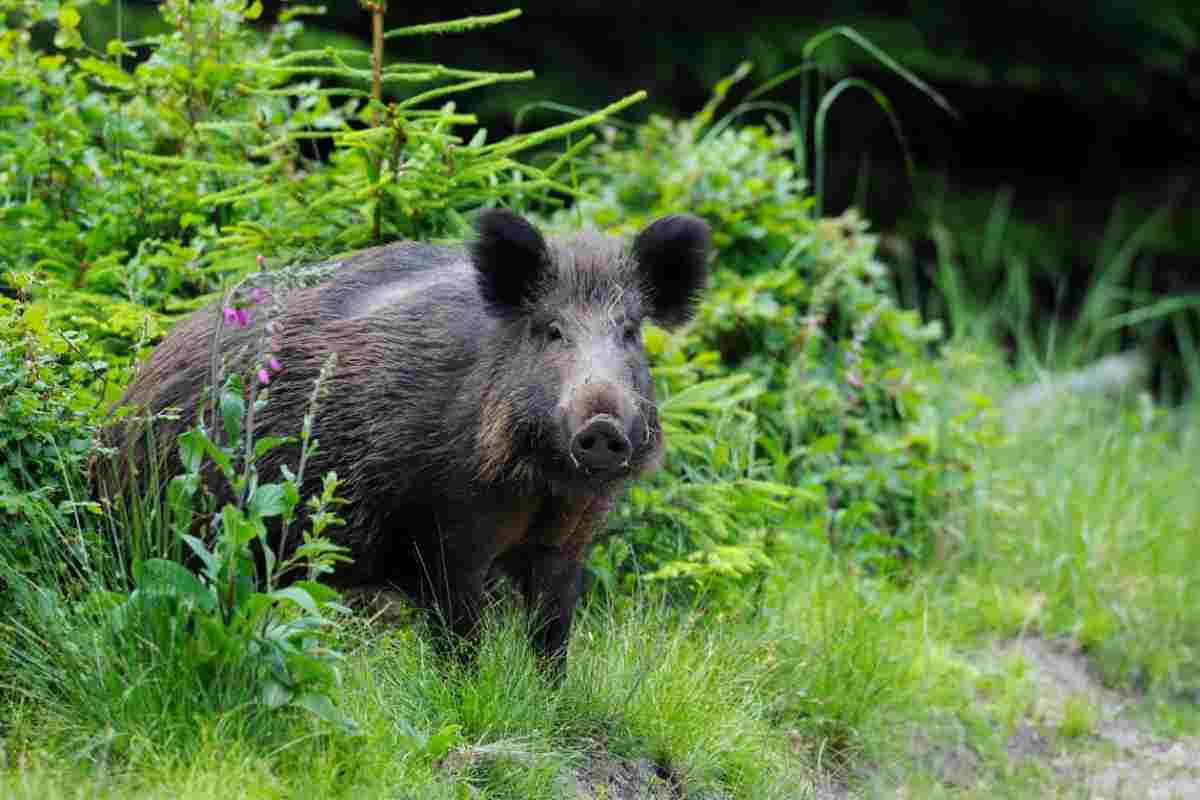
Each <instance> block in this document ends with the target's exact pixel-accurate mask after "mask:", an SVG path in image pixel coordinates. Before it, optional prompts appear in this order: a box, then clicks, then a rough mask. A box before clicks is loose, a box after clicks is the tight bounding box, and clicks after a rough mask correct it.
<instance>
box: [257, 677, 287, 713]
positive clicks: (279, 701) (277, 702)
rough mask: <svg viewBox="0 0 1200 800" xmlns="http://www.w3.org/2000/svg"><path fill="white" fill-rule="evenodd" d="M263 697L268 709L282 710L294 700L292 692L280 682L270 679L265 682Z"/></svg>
mask: <svg viewBox="0 0 1200 800" xmlns="http://www.w3.org/2000/svg"><path fill="white" fill-rule="evenodd" d="M261 697H262V702H263V705H265V706H266V707H267V708H282V707H283V706H285V705H287V703H288V701H289V700H291V699H292V692H291V690H289V689H287V688H286V687H284V685H283V684H281V683H279V682H278V681H273V680H269V679H268V680H265V681H263V684H262V694H261Z"/></svg>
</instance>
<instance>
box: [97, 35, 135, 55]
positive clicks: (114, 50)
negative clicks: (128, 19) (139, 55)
mask: <svg viewBox="0 0 1200 800" xmlns="http://www.w3.org/2000/svg"><path fill="white" fill-rule="evenodd" d="M104 52H106V53H108V54H109V55H110V56H131V55H133V54H134V53H133V48H131V47H130V46H129V45H127V44H125V43H124V42H123V41H121V40H120V39H109V40H108V44H106V45H104Z"/></svg>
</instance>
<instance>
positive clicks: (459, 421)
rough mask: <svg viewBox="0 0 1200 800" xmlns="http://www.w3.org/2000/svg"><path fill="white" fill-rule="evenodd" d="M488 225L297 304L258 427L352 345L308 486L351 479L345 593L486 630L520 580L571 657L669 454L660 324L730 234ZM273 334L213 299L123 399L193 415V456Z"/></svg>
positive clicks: (271, 461) (550, 645)
mask: <svg viewBox="0 0 1200 800" xmlns="http://www.w3.org/2000/svg"><path fill="white" fill-rule="evenodd" d="M478 230H479V233H478V237H477V240H476V241H475V243H474V244H473V246H472V247H471V248H470V249H466V250H464V249H462V248H457V247H439V246H433V245H426V244H416V243H398V244H394V245H389V246H385V247H380V248H374V249H372V250H369V251H364V252H362V253H359V254H356V255H354V256H352V257H350V258H349V259H347V260H346V261H345V262H344V263H342V264H341V265H340V267H339V268H338V269H337V270H336V271H335V272H334V273H333V277H332V278H331V279H330V280H328V281H327V282H325V283H323V284H321V285H320V286H317V287H313V288H308V289H300V290H295V291H292V292H291V293H289V294H287V295H286V296H285V297H280V298H277V300H278V301H279V305H280V306H281V308H282V311H281V313H280V314H279V315H278V316H277V317H276V318H275V320H274V323H275V325H276V326H278V334H277V336H276V338H277V339H278V347H277V348H275V350H274V354H275V356H276V357H277V358H278V360H279V362H280V363H281V364H282V371H281V372H279V373H278V374H277V375H274V376H273V377H272V378H271V383H270V399H269V402H268V403H267V405H266V406H265V407H264V408H263V410H262V411H261V412H260V413H259V415H258V417H257V419H256V424H255V428H256V435H258V436H265V435H272V436H276V435H294V434H296V433H297V432H298V431H299V430H300V426H301V422H302V419H303V416H304V414H305V411H306V406H307V403H308V398H309V395H310V394H311V390H312V386H313V383H314V381H315V380H316V378H317V376H318V374H319V372H320V370H321V366H322V364H323V363H324V362H325V359H326V357H327V355H328V354H329V353H330V352H334V351H336V352H337V354H338V364H337V369H336V371H335V372H334V374H333V375H332V377H331V378H330V380H329V383H328V387H329V392H328V395H327V399H326V400H325V401H324V403H323V404H322V406H321V408H320V411H319V413H318V415H317V417H316V420H315V424H314V430H313V433H314V435H315V436H316V437H317V439H318V440H319V442H320V447H319V449H318V450H317V452H316V454H315V455H314V456H313V458H312V460H311V461H310V462H309V464H308V467H307V470H306V473H305V482H304V486H303V487H302V491H303V492H304V493H305V494H309V493H314V492H316V491H317V490H318V487H319V483H320V479H321V476H322V475H323V474H324V473H326V472H327V471H330V470H333V471H336V472H337V474H338V476H339V478H341V480H342V489H341V494H342V495H343V497H344V498H345V499H346V500H347V504H346V505H345V506H344V508H343V511H342V516H343V517H344V518H345V520H346V524H345V525H344V526H342V527H341V528H339V529H337V530H336V531H334V532H333V536H334V537H335V539H336V540H337V541H338V542H339V543H340V544H343V545H345V546H347V547H348V548H349V549H350V552H351V554H352V556H353V558H354V561H353V563H352V564H350V565H348V566H347V567H346V568H345V569H343V570H341V571H339V572H338V573H337V574H335V576H334V578H333V582H334V583H336V584H339V585H341V586H344V587H366V586H384V585H394V586H398V587H400V588H401V589H403V590H404V591H406V592H407V593H409V594H410V595H411V596H412V597H414V598H415V599H416V600H417V601H418V602H421V603H423V604H425V605H428V606H433V607H437V608H438V609H440V610H441V611H442V612H443V613H444V615H445V617H446V619H447V620H448V621H449V623H450V624H451V627H452V628H453V629H454V630H456V631H459V632H461V633H466V632H469V631H470V630H471V629H472V628H473V626H474V624H475V621H476V619H477V615H478V612H479V609H480V604H481V597H482V593H483V591H484V588H485V584H486V582H487V581H488V579H489V577H490V576H492V575H494V574H496V573H497V572H499V573H503V574H506V575H507V576H508V577H510V578H511V579H512V580H513V581H514V582H515V583H516V584H517V586H518V587H519V588H520V589H521V590H522V591H523V592H524V593H525V596H526V598H527V602H528V604H529V605H530V607H531V608H533V609H535V610H536V613H537V614H538V618H539V622H540V629H539V633H538V635H537V640H536V644H537V646H538V648H539V649H540V650H542V651H543V652H545V653H548V654H551V653H562V652H563V651H564V648H565V644H566V641H567V634H568V631H569V628H570V621H571V615H572V611H573V608H574V605H575V601H576V596H577V591H578V580H579V576H580V570H581V568H582V561H583V559H584V558H585V556H586V552H587V548H588V545H589V544H590V542H591V539H592V535H593V533H594V531H595V529H596V527H597V526H598V525H599V524H601V523H602V521H603V519H604V517H605V515H606V514H607V513H608V510H609V509H610V508H611V507H612V504H613V502H614V498H615V497H616V495H617V493H618V492H619V490H620V488H621V486H622V485H623V483H624V482H625V481H626V480H627V479H628V478H629V477H631V476H634V475H636V474H639V473H641V472H646V471H650V470H653V469H655V468H656V467H657V465H658V463H659V461H660V460H661V454H662V448H663V440H662V433H661V429H660V427H659V423H658V417H657V411H656V408H655V400H654V388H653V384H652V382H651V380H650V375H649V368H648V365H647V363H646V357H645V352H644V350H643V349H642V345H641V340H640V334H639V330H640V325H641V322H642V320H643V319H644V318H650V319H655V320H656V321H659V322H660V323H662V324H666V325H674V324H678V323H680V322H682V321H685V320H686V319H687V318H688V317H689V315H690V312H691V306H692V304H693V302H694V298H695V295H696V294H697V293H698V292H699V290H700V288H701V287H702V285H703V281H704V274H705V269H706V261H707V252H708V230H707V227H706V226H705V225H704V223H702V222H700V221H699V220H697V219H695V218H692V217H686V216H677V217H667V218H664V219H662V220H660V221H659V222H657V223H655V224H653V225H651V226H650V227H648V228H647V229H646V230H645V231H643V232H642V234H640V235H639V237H638V238H637V239H636V240H635V241H634V243H633V246H632V247H630V248H627V247H625V246H624V245H623V244H622V243H621V242H619V241H617V240H614V239H611V238H609V237H604V236H600V235H597V234H590V233H583V234H577V235H574V236H569V237H565V238H561V239H553V240H550V241H546V240H544V239H543V238H542V236H541V234H540V233H538V232H537V231H536V229H534V228H533V227H532V226H530V225H529V224H528V223H527V222H525V221H524V220H522V219H521V218H520V217H517V216H516V215H515V214H511V213H510V212H504V211H492V212H486V213H485V214H484V215H482V216H481V219H480V222H479V226H478ZM260 310H261V309H260ZM258 316H259V317H262V316H265V315H264V314H259V315H258ZM261 325H262V320H261V319H259V320H256V321H255V324H254V325H252V326H251V327H250V328H248V329H245V330H238V329H229V328H225V329H223V330H222V329H221V326H220V325H219V309H209V310H205V311H201V312H197V313H196V314H194V315H193V316H191V317H189V318H188V319H186V320H184V321H183V322H181V323H180V324H179V325H178V326H177V327H176V328H175V329H174V330H173V331H172V332H171V334H170V335H169V336H168V337H167V339H166V340H165V341H164V342H163V343H162V344H161V345H160V346H159V347H158V348H157V350H155V352H154V353H153V355H152V356H151V358H150V359H149V361H148V362H147V363H146V364H145V365H144V366H143V368H142V369H141V371H140V373H139V375H138V377H137V378H136V379H135V381H134V382H133V384H132V385H131V386H130V387H129V389H128V391H127V392H126V394H125V396H124V398H122V401H121V403H122V404H128V405H132V406H135V407H138V408H140V409H143V410H144V411H148V412H151V413H157V412H160V411H162V410H163V409H166V408H170V407H174V408H178V409H179V411H180V418H179V420H178V421H176V422H174V423H168V424H161V425H159V427H158V429H157V431H156V445H155V446H156V448H158V449H159V450H160V451H162V452H166V453H173V452H174V446H173V442H174V439H175V437H176V436H177V435H178V434H179V433H180V432H181V431H182V430H184V429H185V428H186V427H188V426H190V425H191V424H192V423H193V420H194V418H195V413H196V408H197V404H198V402H199V398H200V397H201V393H202V390H203V389H204V387H205V386H206V385H207V384H208V383H209V382H210V375H211V371H212V370H211V364H212V354H213V347H214V345H216V346H217V348H218V350H219V352H220V353H221V354H222V357H226V358H229V359H231V361H232V364H233V368H240V369H247V368H248V367H250V360H251V359H252V358H253V355H254V354H255V353H256V352H258V351H259V350H261V342H262V339H263V335H264V334H263V330H262V328H261ZM136 431H137V427H136V425H133V424H129V423H125V424H118V425H114V426H113V427H112V428H110V429H109V431H108V432H107V437H108V441H109V443H110V444H112V445H114V446H115V447H117V448H118V449H119V450H121V451H123V452H125V453H134V454H136V453H138V452H139V451H140V450H141V444H140V442H141V439H140V437H138V436H137V435H136ZM297 459H298V449H297V446H296V445H290V446H284V447H280V448H277V449H275V450H273V451H271V452H270V453H268V454H267V455H266V456H265V457H264V458H263V459H262V460H261V461H260V462H259V464H258V469H259V474H260V475H262V476H263V479H264V480H272V479H274V477H275V476H276V475H277V474H278V470H279V468H280V467H281V466H283V465H290V466H292V467H293V468H294V467H295V465H296V462H297ZM134 463H135V464H136V463H137V457H135V459H134ZM171 463H176V464H177V462H171V461H169V462H168V466H169V465H170V464H171ZM167 474H168V475H169V474H171V472H170V470H168V473H167ZM210 483H212V482H210ZM213 488H214V489H218V490H219V488H220V487H219V486H216V485H214V486H213ZM223 499H228V497H227V495H226V496H224V498H223ZM293 538H294V537H293Z"/></svg>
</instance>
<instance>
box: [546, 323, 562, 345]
mask: <svg viewBox="0 0 1200 800" xmlns="http://www.w3.org/2000/svg"><path fill="white" fill-rule="evenodd" d="M545 333H546V341H547V342H561V341H562V340H563V339H564V338H566V335H565V334H564V333H563V329H562V325H561V324H560V323H558V322H551V323H548V324H547V325H546V329H545Z"/></svg>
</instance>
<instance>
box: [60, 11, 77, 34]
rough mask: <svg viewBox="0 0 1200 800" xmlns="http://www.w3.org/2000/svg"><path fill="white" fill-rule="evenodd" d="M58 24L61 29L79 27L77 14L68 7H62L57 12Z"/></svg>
mask: <svg viewBox="0 0 1200 800" xmlns="http://www.w3.org/2000/svg"><path fill="white" fill-rule="evenodd" d="M58 24H59V26H60V27H63V28H70V29H74V28H78V27H79V12H78V11H76V10H75V9H74V8H71V7H70V6H64V7H62V8H60V9H59V10H58Z"/></svg>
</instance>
